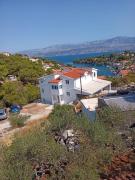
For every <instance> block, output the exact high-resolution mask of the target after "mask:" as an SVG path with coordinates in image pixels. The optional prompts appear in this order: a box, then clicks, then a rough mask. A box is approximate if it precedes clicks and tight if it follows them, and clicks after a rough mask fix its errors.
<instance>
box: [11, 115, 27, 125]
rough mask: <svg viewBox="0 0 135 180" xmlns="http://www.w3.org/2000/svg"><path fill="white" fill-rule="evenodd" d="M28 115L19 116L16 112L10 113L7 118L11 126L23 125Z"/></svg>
mask: <svg viewBox="0 0 135 180" xmlns="http://www.w3.org/2000/svg"><path fill="white" fill-rule="evenodd" d="M27 119H28V116H21V115H18V114H12V115H11V114H10V117H9V120H10V124H11V125H12V127H23V126H24V125H25V122H26V120H27Z"/></svg>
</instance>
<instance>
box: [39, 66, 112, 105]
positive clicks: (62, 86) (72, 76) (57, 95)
mask: <svg viewBox="0 0 135 180" xmlns="http://www.w3.org/2000/svg"><path fill="white" fill-rule="evenodd" d="M39 86H40V93H41V101H42V102H43V103H46V104H69V103H72V102H73V101H75V100H77V99H78V97H80V96H92V95H94V94H96V93H99V92H101V91H103V90H105V89H108V90H110V89H111V82H110V81H106V80H101V79H98V78H97V69H94V68H91V69H81V68H71V69H68V70H66V71H63V72H58V73H57V72H55V73H54V74H51V75H48V76H43V77H41V78H40V79H39Z"/></svg>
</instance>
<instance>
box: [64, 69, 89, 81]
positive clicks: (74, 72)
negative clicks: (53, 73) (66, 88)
mask: <svg viewBox="0 0 135 180" xmlns="http://www.w3.org/2000/svg"><path fill="white" fill-rule="evenodd" d="M87 71H88V70H87V69H81V68H72V69H71V70H69V71H67V72H63V73H62V74H63V75H64V76H67V77H70V78H75V79H76V78H79V77H80V76H82V75H84V73H85V72H87Z"/></svg>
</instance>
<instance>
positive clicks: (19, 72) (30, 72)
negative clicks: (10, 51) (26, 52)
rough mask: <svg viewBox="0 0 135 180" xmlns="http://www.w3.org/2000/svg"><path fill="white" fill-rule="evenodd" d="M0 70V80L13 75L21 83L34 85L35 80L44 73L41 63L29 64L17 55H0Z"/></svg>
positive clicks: (25, 59) (28, 61)
mask: <svg viewBox="0 0 135 180" xmlns="http://www.w3.org/2000/svg"><path fill="white" fill-rule="evenodd" d="M0 68H1V71H0V80H6V77H7V75H14V76H17V79H18V80H20V81H22V82H23V83H28V82H29V83H32V84H36V82H37V79H38V78H39V77H40V76H42V75H43V74H44V73H45V72H44V70H43V67H42V64H41V62H31V61H30V60H29V59H28V58H24V57H22V56H21V55H18V54H16V55H10V56H4V55H2V54H0Z"/></svg>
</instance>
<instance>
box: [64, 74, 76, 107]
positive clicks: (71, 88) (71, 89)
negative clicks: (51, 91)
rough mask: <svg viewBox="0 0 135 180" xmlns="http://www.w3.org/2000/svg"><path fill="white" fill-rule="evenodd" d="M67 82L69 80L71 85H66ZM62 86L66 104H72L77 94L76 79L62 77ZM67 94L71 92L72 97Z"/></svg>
mask: <svg viewBox="0 0 135 180" xmlns="http://www.w3.org/2000/svg"><path fill="white" fill-rule="evenodd" d="M66 80H69V84H66ZM62 86H63V98H64V103H65V104H67V103H70V102H73V101H75V100H76V94H75V91H74V79H72V78H68V77H66V76H62ZM67 92H70V96H67Z"/></svg>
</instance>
